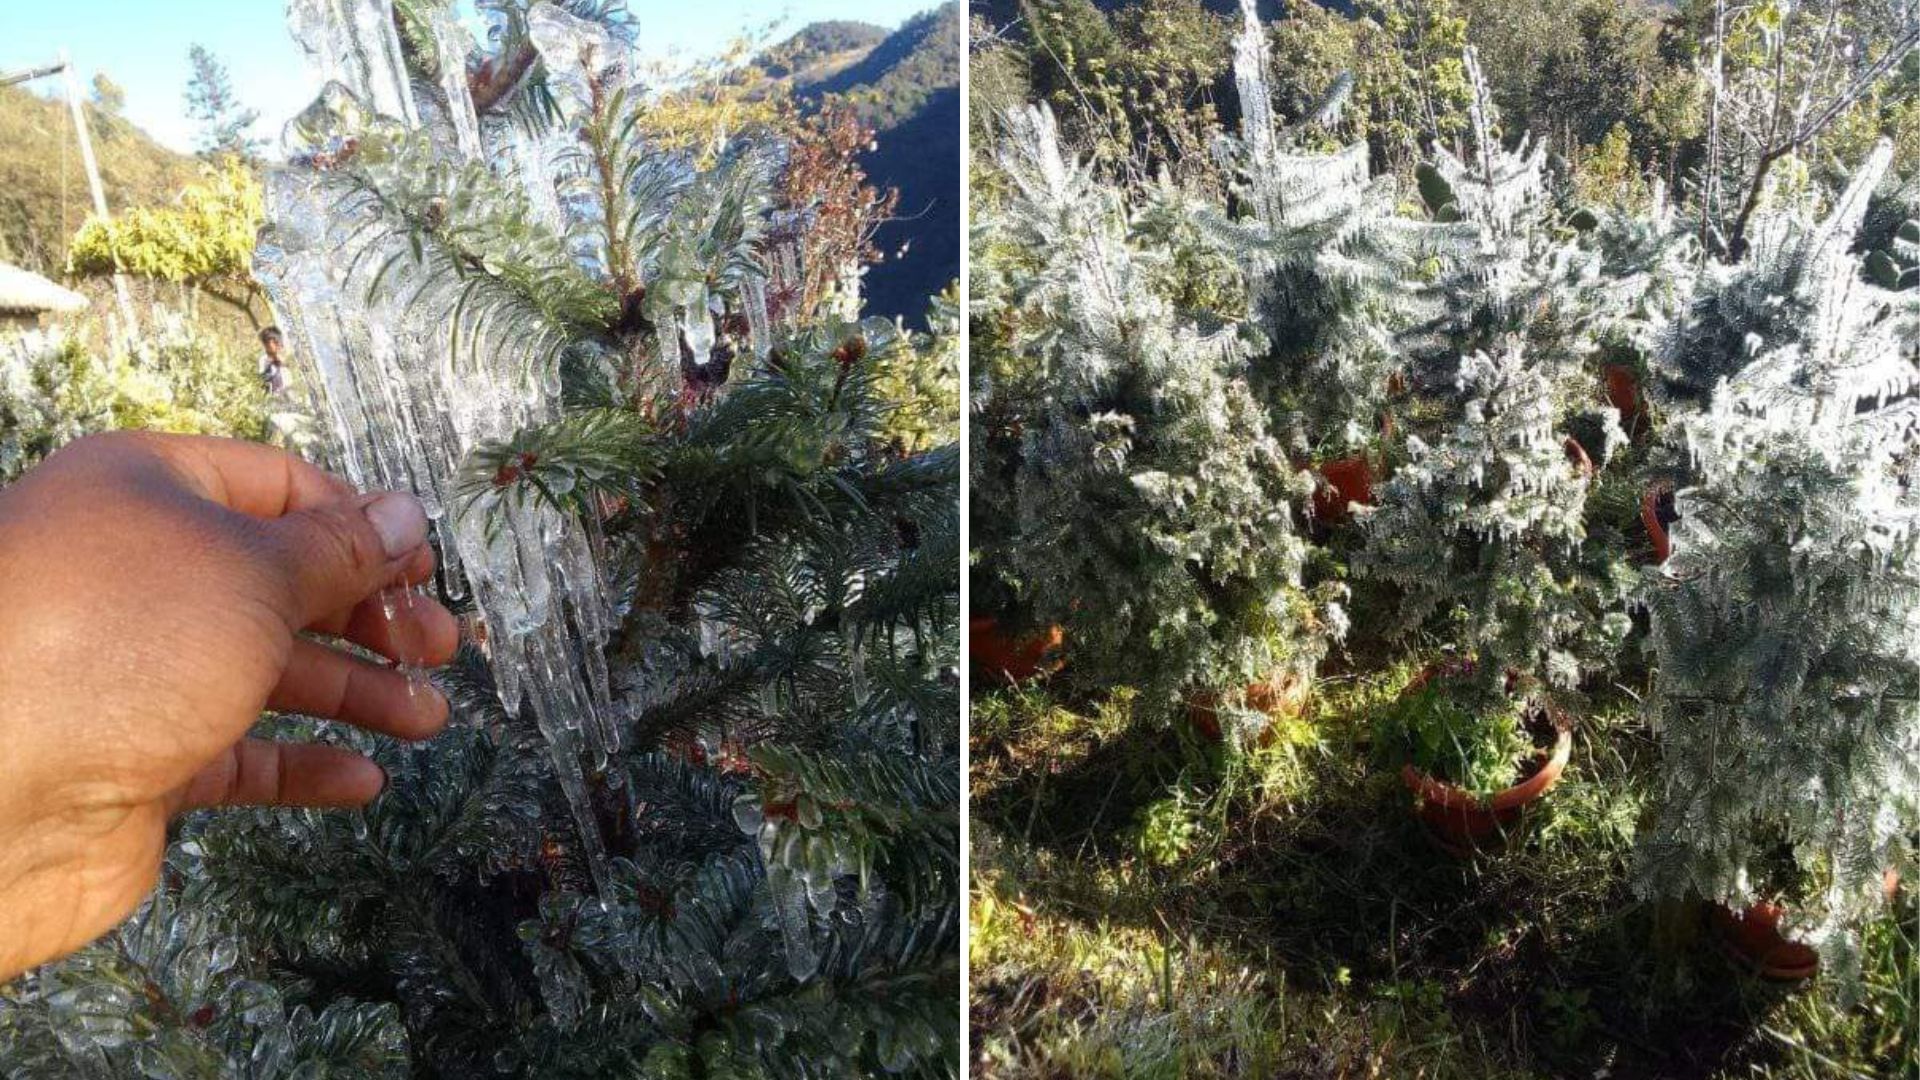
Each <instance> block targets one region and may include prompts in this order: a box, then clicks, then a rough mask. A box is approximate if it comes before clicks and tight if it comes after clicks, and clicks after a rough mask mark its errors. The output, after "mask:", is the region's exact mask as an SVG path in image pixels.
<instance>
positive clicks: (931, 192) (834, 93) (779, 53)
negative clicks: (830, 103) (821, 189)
mask: <svg viewBox="0 0 1920 1080" xmlns="http://www.w3.org/2000/svg"><path fill="white" fill-rule="evenodd" d="M756 63H757V64H758V66H759V67H760V68H761V70H762V71H764V72H765V73H766V74H767V75H769V76H771V77H773V78H776V79H781V80H786V81H787V82H789V84H790V86H791V89H792V91H793V94H794V96H795V97H796V98H798V99H799V100H801V101H803V102H818V101H820V100H822V99H824V98H827V97H836V98H839V99H840V100H842V101H845V102H846V103H848V104H849V105H851V106H852V107H853V108H854V110H855V111H856V112H857V113H858V114H859V116H860V119H861V120H862V121H863V122H865V123H866V124H867V125H868V126H870V127H872V128H873V129H874V130H875V132H876V135H875V143H876V147H875V149H873V150H871V151H869V152H868V153H867V154H865V155H864V156H863V157H862V159H861V165H862V167H863V168H865V170H866V172H867V176H868V179H869V180H870V181H871V182H872V183H874V184H875V185H876V186H879V187H883V188H885V187H892V188H897V189H899V191H900V205H899V208H898V210H896V211H895V219H894V220H893V221H891V222H888V223H887V224H885V225H883V226H882V227H881V229H880V233H879V236H878V237H877V245H878V247H879V248H880V250H881V251H882V252H884V253H885V254H886V261H884V262H882V263H881V264H880V265H878V266H875V267H873V268H872V269H871V270H869V271H868V273H867V280H866V310H867V314H869V315H879V316H885V317H894V316H899V317H902V318H905V319H906V320H907V321H908V322H909V323H911V324H913V325H921V324H922V323H923V321H924V317H925V315H926V308H927V298H928V297H929V296H932V295H934V294H936V293H938V292H940V291H942V290H943V289H945V288H946V287H947V286H948V285H949V284H951V283H952V282H953V280H954V279H955V278H957V277H958V276H959V273H960V4H959V0H948V2H947V3H945V4H943V5H941V6H940V7H938V8H935V9H933V10H931V11H927V12H925V13H923V14H920V15H917V16H915V17H913V18H912V19H909V20H907V21H906V22H905V23H904V24H902V25H901V26H900V28H899V29H897V30H893V31H888V30H886V29H884V28H882V27H878V26H873V25H870V24H867V23H859V22H843V21H834V22H819V23H812V24H810V25H808V26H806V27H804V28H802V29H801V30H800V31H799V32H798V33H796V34H794V35H793V36H792V37H791V38H788V39H787V40H786V41H784V42H781V43H780V44H778V45H775V46H773V47H772V48H769V49H768V50H766V52H764V53H763V54H762V55H761V57H760V58H759V59H758V60H757V61H756Z"/></svg>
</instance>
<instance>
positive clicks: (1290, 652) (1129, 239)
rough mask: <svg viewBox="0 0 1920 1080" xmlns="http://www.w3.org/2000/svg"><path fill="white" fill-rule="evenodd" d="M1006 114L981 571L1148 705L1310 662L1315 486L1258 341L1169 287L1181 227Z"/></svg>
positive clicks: (981, 478) (990, 315)
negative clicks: (1284, 430) (1139, 214)
mask: <svg viewBox="0 0 1920 1080" xmlns="http://www.w3.org/2000/svg"><path fill="white" fill-rule="evenodd" d="M1005 126H1006V129H1007V134H1006V137H1005V140H1004V142H1003V143H1002V145H1001V147H1000V155H999V156H1000V164H1001V167H1002V168H1003V169H1004V171H1005V174H1006V176H1007V178H1008V180H1009V182H1010V184H1011V186H1012V188H1013V191H1014V194H1013V195H1012V196H1011V198H1010V199H1009V201H1008V202H1007V204H1006V206H1005V207H1004V208H1003V209H1002V211H1001V213H999V214H998V215H997V217H996V220H995V221H994V223H993V224H992V225H991V226H990V227H988V228H986V229H984V230H982V232H981V233H980V234H979V235H978V236H977V237H976V250H977V251H981V252H985V253H989V254H988V255H987V256H986V259H985V262H984V263H983V264H982V265H981V266H980V268H979V269H977V270H976V286H975V287H976V293H975V298H974V311H973V318H974V321H975V325H976V327H983V328H997V329H994V330H993V331H992V333H993V335H994V336H993V337H992V338H991V339H989V338H988V337H987V336H986V334H985V333H977V334H976V337H975V339H974V340H975V342H976V346H975V349H976V352H975V355H976V357H977V358H982V359H976V366H977V368H978V369H981V373H980V374H978V375H976V379H977V380H978V385H977V386H976V394H975V409H976V418H975V422H976V425H977V427H978V429H979V430H981V431H983V432H984V434H982V435H981V436H978V438H979V439H980V440H982V442H981V445H982V446H983V448H984V451H985V452H984V454H983V457H982V459H981V463H980V466H979V467H980V469H981V470H982V472H981V474H979V475H978V476H977V479H976V486H975V491H976V498H977V499H978V500H980V504H981V505H982V506H983V507H984V508H986V509H987V510H988V512H989V513H991V514H995V515H1000V516H1003V517H1004V518H1005V519H1006V520H1002V521H1000V522H999V523H998V524H997V525H996V526H995V528H996V530H997V531H998V533H999V534H1000V535H1002V536H1004V537H1006V540H1005V543H1004V544H1002V545H1000V546H999V547H998V548H997V549H996V550H994V551H993V552H992V553H991V556H990V557H991V569H992V570H993V572H994V573H996V574H998V575H1000V576H1001V577H1002V578H1003V579H1007V580H1010V581H1011V583H1012V585H1013V587H1014V589H1015V591H1016V592H1017V594H1018V596H1019V601H1020V603H1022V604H1023V605H1024V606H1025V607H1026V609H1027V610H1028V611H1029V612H1030V614H1031V615H1032V616H1033V617H1035V618H1037V619H1040V620H1042V621H1045V622H1059V623H1064V624H1065V625H1066V627H1067V635H1068V641H1069V649H1070V651H1071V658H1072V659H1071V663H1072V666H1073V670H1074V671H1075V672H1076V674H1078V675H1081V676H1084V677H1087V678H1090V679H1094V680H1103V679H1108V680H1124V681H1125V682H1126V683H1128V684H1129V685H1134V686H1139V687H1142V688H1143V690H1144V691H1145V693H1146V696H1147V700H1148V701H1150V702H1152V703H1153V705H1154V707H1156V708H1163V707H1167V706H1170V705H1171V704H1172V703H1174V702H1175V701H1176V700H1177V699H1178V698H1179V696H1180V695H1181V694H1182V693H1183V692H1187V691H1191V690H1194V689H1206V690H1224V691H1230V692H1236V693H1237V692H1238V691H1239V690H1240V689H1241V688H1243V687H1245V686H1246V685H1247V684H1249V683H1252V682H1256V681H1264V680H1266V679H1268V678H1271V677H1273V676H1274V675H1276V674H1280V673H1283V672H1294V673H1298V674H1303V675H1307V674H1311V672H1312V669H1313V667H1314V665H1315V664H1316V663H1317V661H1318V659H1319V657H1320V655H1321V653H1322V652H1323V651H1324V647H1325V641H1326V640H1327V638H1328V637H1329V636H1330V635H1331V634H1333V633H1336V632H1337V631H1338V629H1339V624H1340V619H1341V616H1340V614H1339V608H1338V605H1337V604H1333V605H1330V606H1329V605H1328V603H1327V602H1328V601H1329V600H1331V599H1332V597H1330V596H1325V595H1322V596H1316V597H1309V595H1308V594H1307V591H1306V590H1304V589H1303V588H1302V569H1303V566H1304V563H1305V559H1306V556H1307V546H1306V544H1305V542H1304V540H1303V539H1302V538H1301V537H1300V536H1299V535H1298V534H1297V531H1296V527H1295V523H1294V522H1295V516H1296V515H1297V514H1298V513H1299V512H1300V506H1301V503H1302V501H1303V499H1304V497H1305V496H1306V495H1307V494H1308V493H1309V492H1310V490H1311V483H1310V480H1309V478H1308V476H1307V474H1306V473H1305V472H1304V471H1302V470H1299V469H1297V468H1296V467H1295V466H1294V465H1293V464H1292V463H1291V462H1290V461H1289V459H1288V455H1287V453H1286V451H1285V448H1284V447H1283V446H1282V445H1281V444H1280V442H1279V440H1278V439H1276V438H1275V437H1274V436H1273V434H1272V433H1271V432H1270V430H1269V425H1268V419H1267V414H1266V411H1265V409H1264V408H1263V406H1262V405H1261V403H1260V402H1259V401H1257V400H1256V399H1255V398H1254V396H1253V395H1252V394H1251V393H1250V391H1249V389H1248V386H1247V383H1246V380H1245V372H1246V364H1247V357H1248V354H1249V343H1250V339H1251V338H1252V337H1254V336H1255V335H1254V334H1252V333H1250V329H1249V328H1248V327H1247V326H1245V325H1244V324H1242V323H1240V322H1235V321H1224V320H1222V319H1221V318H1220V317H1219V316H1218V315H1217V314H1216V313H1213V312H1208V311H1196V310H1194V309H1192V308H1189V307H1186V306H1183V305H1182V304H1181V303H1179V302H1178V301H1177V299H1176V297H1177V295H1178V293H1179V291H1180V290H1181V286H1180V284H1179V283H1178V282H1176V281H1175V277H1176V275H1172V274H1170V273H1168V270H1169V268H1170V267H1172V266H1174V265H1176V264H1177V263H1178V261H1179V260H1180V258H1181V257H1182V253H1181V252H1180V251H1179V249H1178V242H1179V241H1178V236H1179V233H1178V230H1168V229H1166V228H1164V227H1163V226H1164V222H1160V223H1155V224H1154V225H1153V227H1144V226H1143V225H1142V223H1141V222H1139V221H1137V220H1136V210H1137V208H1136V207H1135V206H1133V205H1131V204H1130V202H1129V200H1128V198H1127V197H1126V196H1125V195H1124V194H1123V193H1122V192H1121V191H1120V190H1119V189H1117V188H1115V187H1112V186H1110V185H1105V184H1102V183H1101V182H1100V181H1098V180H1097V179H1096V178H1095V177H1094V176H1093V174H1092V172H1091V170H1090V169H1089V168H1088V167H1087V166H1085V165H1084V164H1083V163H1081V162H1078V161H1075V160H1073V159H1072V158H1071V157H1069V156H1068V155H1066V154H1064V153H1063V152H1062V150H1061V147H1060V144H1059V138H1058V133H1057V131H1056V129H1055V126H1054V121H1053V117H1052V115H1051V113H1049V112H1048V111H1046V110H1045V109H1043V108H1030V109H1023V110H1021V111H1018V112H1016V113H1013V114H1011V115H1010V116H1008V117H1007V118H1006V125H1005ZM1159 212H1161V213H1165V212H1167V211H1166V208H1165V207H1161V208H1159ZM991 371H999V372H1002V373H1003V374H1004V376H1005V377H1004V378H1003V379H999V380H998V381H996V379H995V378H994V376H993V375H992V374H990V373H989V372H991ZM1248 720H1249V722H1252V718H1251V716H1249V717H1248Z"/></svg>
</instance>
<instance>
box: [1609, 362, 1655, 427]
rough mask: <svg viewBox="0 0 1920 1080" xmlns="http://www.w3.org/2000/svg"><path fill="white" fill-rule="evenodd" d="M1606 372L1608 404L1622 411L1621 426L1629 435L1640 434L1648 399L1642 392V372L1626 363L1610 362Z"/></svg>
mask: <svg viewBox="0 0 1920 1080" xmlns="http://www.w3.org/2000/svg"><path fill="white" fill-rule="evenodd" d="M1604 374H1605V375H1606V379H1607V404H1609V405H1612V406H1613V407H1614V408H1615V409H1618V410H1619V411H1620V426H1621V427H1622V428H1624V429H1626V432H1627V434H1629V435H1638V434H1640V432H1641V430H1642V429H1643V428H1644V426H1645V425H1644V423H1643V421H1644V420H1645V418H1646V401H1645V398H1643V397H1642V396H1641V394H1640V373H1639V372H1637V371H1635V370H1633V369H1632V368H1630V367H1628V366H1627V365H1625V364H1608V365H1607V367H1606V370H1605V372H1604Z"/></svg>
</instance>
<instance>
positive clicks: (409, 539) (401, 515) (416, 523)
mask: <svg viewBox="0 0 1920 1080" xmlns="http://www.w3.org/2000/svg"><path fill="white" fill-rule="evenodd" d="M362 512H363V513H365V514H366V515H367V520H368V521H371V522H373V531H374V532H377V533H379V534H380V550H382V551H384V552H386V554H387V558H389V559H397V558H399V557H400V556H402V555H405V554H406V553H408V552H410V551H412V550H413V549H415V548H417V547H419V546H420V545H421V544H424V543H426V542H427V512H426V511H425V510H424V509H422V508H421V506H420V500H419V499H416V498H414V497H413V496H411V495H403V494H401V493H400V492H397V491H395V492H389V493H388V494H385V495H382V496H380V497H379V498H377V499H375V500H373V501H372V502H370V503H368V504H367V505H366V509H365V510H364V511H362Z"/></svg>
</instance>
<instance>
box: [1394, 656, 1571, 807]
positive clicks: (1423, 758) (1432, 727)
mask: <svg viewBox="0 0 1920 1080" xmlns="http://www.w3.org/2000/svg"><path fill="white" fill-rule="evenodd" d="M1472 672H1473V669H1472V667H1471V665H1465V664H1462V665H1456V666H1455V667H1453V668H1451V669H1449V670H1443V671H1440V672H1436V673H1434V674H1433V675H1431V676H1430V677H1427V678H1424V679H1420V680H1416V682H1415V683H1414V684H1413V685H1410V686H1409V687H1408V688H1407V691H1406V692H1405V693H1403V694H1401V695H1400V696H1399V697H1398V698H1395V699H1394V700H1393V701H1391V702H1388V703H1387V704H1386V705H1384V706H1383V707H1381V709H1380V711H1379V712H1378V713H1377V714H1376V717H1375V722H1374V732H1375V745H1377V746H1379V747H1381V748H1382V749H1384V750H1385V751H1386V752H1387V753H1389V754H1392V755H1394V756H1395V758H1396V759H1397V760H1400V761H1409V762H1412V764H1413V766H1414V768H1416V769H1419V770H1421V771H1422V772H1425V773H1427V774H1428V775H1429V776H1433V777H1436V778H1438V779H1441V780H1445V781H1448V782H1449V783H1452V784H1456V785H1458V786H1460V787H1462V788H1465V789H1467V790H1468V791H1472V792H1475V793H1477V794H1491V793H1492V792H1496V791H1499V790H1501V789H1502V788H1505V787H1507V786H1509V785H1511V784H1512V783H1513V780H1514V776H1515V774H1516V773H1517V772H1518V771H1519V767H1520V763H1521V762H1523V761H1524V760H1526V758H1527V756H1528V755H1529V754H1531V753H1532V752H1533V743H1532V741H1531V740H1530V739H1529V738H1528V736H1527V730H1526V716H1527V709H1528V703H1527V700H1526V698H1524V697H1521V696H1517V695H1510V694H1502V693H1499V692H1497V691H1489V690H1488V689H1487V688H1486V687H1484V686H1483V685H1481V680H1477V679H1474V678H1473V677H1472Z"/></svg>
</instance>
